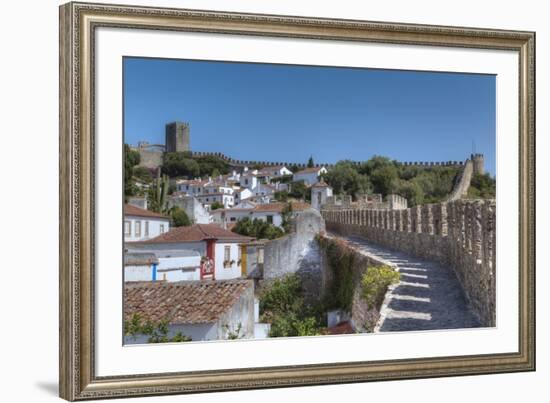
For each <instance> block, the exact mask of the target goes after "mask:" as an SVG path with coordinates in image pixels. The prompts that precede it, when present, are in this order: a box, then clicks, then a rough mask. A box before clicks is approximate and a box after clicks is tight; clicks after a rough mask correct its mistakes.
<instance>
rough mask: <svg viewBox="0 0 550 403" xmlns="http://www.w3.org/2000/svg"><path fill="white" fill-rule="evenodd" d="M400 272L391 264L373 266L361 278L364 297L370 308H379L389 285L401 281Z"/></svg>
mask: <svg viewBox="0 0 550 403" xmlns="http://www.w3.org/2000/svg"><path fill="white" fill-rule="evenodd" d="M399 278H400V275H399V272H397V271H395V270H394V269H393V268H392V267H391V266H371V267H368V268H367V272H366V273H365V274H363V277H362V278H361V286H362V288H363V298H364V299H365V301H366V302H367V305H368V307H369V309H379V308H380V305H382V302H383V301H384V295H385V294H386V291H387V290H388V287H389V286H390V285H392V284H395V283H397V282H399Z"/></svg>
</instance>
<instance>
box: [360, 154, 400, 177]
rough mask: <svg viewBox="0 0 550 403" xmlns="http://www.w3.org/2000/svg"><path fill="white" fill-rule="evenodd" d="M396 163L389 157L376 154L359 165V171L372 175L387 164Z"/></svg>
mask: <svg viewBox="0 0 550 403" xmlns="http://www.w3.org/2000/svg"><path fill="white" fill-rule="evenodd" d="M390 165H395V164H394V162H392V160H390V159H389V158H388V157H383V156H380V155H375V156H373V157H372V158H371V159H369V160H368V161H366V162H364V163H362V164H360V165H359V166H358V172H359V173H360V174H363V175H371V174H372V173H373V172H374V171H375V170H376V169H380V168H383V167H386V166H390Z"/></svg>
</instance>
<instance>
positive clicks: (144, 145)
mask: <svg viewBox="0 0 550 403" xmlns="http://www.w3.org/2000/svg"><path fill="white" fill-rule="evenodd" d="M133 149H134V150H136V151H138V152H139V155H140V164H139V165H140V166H143V167H145V168H149V169H157V168H158V167H160V166H161V165H162V160H163V156H164V153H170V152H189V153H191V155H193V156H194V157H203V156H213V157H217V158H220V159H222V160H224V161H225V162H227V163H228V164H229V165H230V166H231V168H235V169H240V168H244V167H252V166H260V165H261V166H266V167H267V166H286V167H289V166H296V167H298V168H306V167H307V164H305V163H301V162H287V161H258V160H238V159H234V158H232V157H229V156H227V155H225V154H223V153H221V152H212V151H192V150H191V127H190V125H189V123H188V122H170V123H167V124H166V136H165V143H164V144H150V143H148V142H146V141H140V142H139V143H138V145H137V147H133ZM470 160H471V161H472V162H473V164H474V171H475V172H476V173H481V174H483V173H484V172H485V169H484V158H483V154H472V155H471V156H470ZM351 162H352V163H353V164H357V165H359V164H361V163H363V162H364V161H351ZM398 164H402V165H404V166H418V167H434V166H448V167H463V166H464V164H465V161H406V162H398ZM315 166H316V167H326V168H328V169H330V168H332V167H333V166H334V164H325V163H316V164H315Z"/></svg>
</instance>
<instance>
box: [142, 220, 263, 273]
mask: <svg viewBox="0 0 550 403" xmlns="http://www.w3.org/2000/svg"><path fill="white" fill-rule="evenodd" d="M215 211H217V210H215ZM250 241H252V238H250V237H246V236H242V235H239V234H236V233H234V232H231V231H228V230H226V229H223V228H222V227H221V226H220V225H219V224H214V223H213V224H195V225H191V226H188V227H177V228H173V229H172V230H170V231H169V232H167V233H165V234H163V235H160V236H158V237H156V238H153V239H149V240H147V241H143V242H137V243H133V244H132V250H133V251H140V252H154V253H155V254H156V255H157V254H160V256H162V253H163V252H166V251H178V250H192V251H196V252H198V253H199V255H200V256H201V271H200V279H212V280H229V279H234V278H238V277H241V276H242V275H243V266H242V265H241V263H242V261H241V260H242V248H241V246H243V245H246V244H247V243H248V242H250ZM244 269H246V267H244Z"/></svg>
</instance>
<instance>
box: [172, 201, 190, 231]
mask: <svg viewBox="0 0 550 403" xmlns="http://www.w3.org/2000/svg"><path fill="white" fill-rule="evenodd" d="M170 217H171V218H172V225H173V226H174V227H187V226H189V225H191V224H192V222H191V219H190V218H189V216H188V215H187V213H186V212H185V210H183V209H182V208H179V207H177V206H174V207H172V208H171V209H170Z"/></svg>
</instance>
